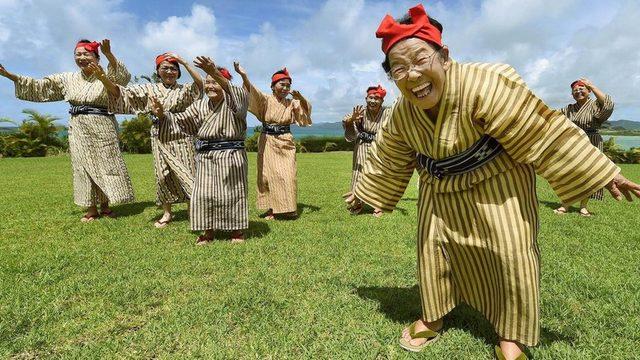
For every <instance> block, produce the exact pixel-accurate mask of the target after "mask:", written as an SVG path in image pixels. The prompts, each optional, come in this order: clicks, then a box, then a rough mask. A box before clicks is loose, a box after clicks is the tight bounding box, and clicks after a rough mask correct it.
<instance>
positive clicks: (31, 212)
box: [0, 152, 640, 359]
mask: <svg viewBox="0 0 640 360" xmlns="http://www.w3.org/2000/svg"><path fill="white" fill-rule="evenodd" d="M125 159H126V161H127V164H128V166H129V170H130V172H131V175H132V178H133V182H134V187H135V190H136V196H137V200H138V203H136V204H131V205H122V206H117V207H115V210H116V211H117V212H118V213H120V214H121V215H125V216H122V217H121V218H119V219H116V220H112V219H104V220H100V221H97V222H94V223H90V224H82V223H80V221H79V218H80V217H81V216H82V211H81V209H79V208H78V207H76V206H75V205H73V203H72V196H71V194H72V189H71V167H70V164H69V159H68V158H67V157H52V158H40V159H36V158H32V159H0V174H1V175H0V188H2V192H0V285H1V287H0V357H1V358H11V357H15V358H44V357H46V358H49V357H53V358H82V359H85V358H96V359H97V358H180V359H182V358H192V357H203V358H271V359H283V358H291V359H299V358H321V359H336V358H351V359H375V358H394V359H395V358H398V359H405V358H407V359H413V358H424V359H427V358H431V359H491V358H492V352H493V348H492V344H493V343H494V342H495V341H496V338H495V335H494V334H493V331H492V330H491V327H490V326H489V324H488V323H487V322H486V321H484V320H483V319H482V316H481V315H479V314H478V313H476V312H474V311H473V310H471V309H469V308H467V307H460V308H458V309H456V310H454V311H453V312H452V313H451V314H450V315H449V316H448V317H447V318H446V331H445V332H444V334H443V336H442V338H441V340H440V341H438V342H437V343H436V344H434V345H433V346H432V347H430V348H429V349H428V350H426V351H424V352H423V353H421V354H417V355H414V354H410V353H407V352H404V351H402V350H401V349H400V347H399V346H398V345H397V339H398V336H399V334H400V332H401V330H402V328H403V327H404V326H406V325H407V324H409V323H410V322H411V321H413V320H414V319H415V318H417V317H418V316H419V311H420V310H419V299H418V294H417V289H416V287H415V284H416V278H415V268H416V259H415V258H416V250H415V233H416V196H417V194H416V186H415V177H414V182H413V183H412V184H411V185H410V186H409V188H408V191H407V193H406V194H405V198H404V199H403V200H402V201H401V202H400V204H399V209H398V211H396V212H394V213H393V214H391V215H386V216H385V217H383V218H381V219H375V218H373V217H372V216H357V217H353V216H350V215H348V213H347V211H346V210H345V207H344V205H343V203H342V199H341V197H340V195H341V194H342V193H343V192H345V191H346V190H347V188H348V186H349V185H348V184H349V179H350V161H351V154H350V153H345V152H342V153H324V154H301V155H299V157H298V161H299V162H298V164H299V169H298V176H299V203H300V204H301V206H300V208H301V209H302V210H303V212H302V216H301V218H300V219H299V220H297V221H279V222H266V221H263V220H262V219H260V218H259V217H258V215H259V213H258V212H257V211H256V210H255V208H254V200H255V172H254V170H255V163H256V161H255V160H256V159H255V154H251V155H250V157H249V159H250V178H249V179H250V180H249V181H250V189H251V192H250V196H251V201H250V217H251V219H250V220H251V229H250V231H249V232H248V234H249V236H250V239H249V241H248V242H247V243H245V244H242V245H231V244H230V243H229V242H228V241H220V242H216V243H214V244H212V245H210V246H207V247H196V246H194V241H195V237H196V234H194V233H191V232H189V231H188V220H187V214H186V206H184V205H180V206H178V207H177V209H176V210H177V221H176V222H175V223H173V224H172V226H170V227H169V228H167V229H163V230H157V229H155V228H153V226H152V223H153V221H154V220H155V219H156V218H157V217H158V216H159V215H160V211H159V210H158V209H157V208H156V207H155V205H154V201H155V199H154V196H155V188H154V186H155V185H154V184H155V182H154V179H153V169H152V158H151V156H149V155H128V156H126V157H125ZM623 170H624V173H625V174H626V175H627V176H628V177H630V178H632V179H635V180H636V181H638V180H640V166H638V165H628V166H623ZM538 188H539V197H540V201H541V206H540V213H541V220H542V227H541V233H540V237H539V244H540V248H541V251H542V286H541V291H542V304H541V309H542V341H541V344H540V345H539V346H538V347H536V348H532V349H531V350H530V354H531V355H533V357H534V358H536V359H627V358H632V357H633V356H638V355H637V354H638V350H637V348H638V345H639V344H640V315H639V314H640V212H639V211H638V210H640V206H639V205H638V203H634V204H626V203H616V202H614V201H613V200H611V199H610V197H609V198H608V199H607V200H606V201H605V202H603V203H593V205H592V210H593V212H594V213H595V215H596V216H595V217H593V218H591V219H585V218H582V217H580V216H578V215H577V214H576V213H575V212H574V213H572V214H570V215H567V216H564V217H558V216H555V215H554V214H552V211H551V209H552V208H553V207H554V206H556V205H557V200H556V197H555V196H554V195H553V193H552V192H551V191H550V189H549V187H548V185H547V184H546V182H544V181H540V182H539V186H538Z"/></svg>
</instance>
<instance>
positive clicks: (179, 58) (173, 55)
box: [167, 53, 187, 66]
mask: <svg viewBox="0 0 640 360" xmlns="http://www.w3.org/2000/svg"><path fill="white" fill-rule="evenodd" d="M167 55H168V56H169V58H171V59H175V60H176V61H177V62H178V64H180V65H183V66H184V65H186V64H187V62H186V61H185V60H184V59H183V58H181V57H180V56H179V55H178V54H176V53H168V54H167Z"/></svg>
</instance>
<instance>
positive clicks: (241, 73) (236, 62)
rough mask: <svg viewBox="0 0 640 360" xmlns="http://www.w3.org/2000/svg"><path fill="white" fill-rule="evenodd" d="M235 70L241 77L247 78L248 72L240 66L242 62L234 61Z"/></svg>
mask: <svg viewBox="0 0 640 360" xmlns="http://www.w3.org/2000/svg"><path fill="white" fill-rule="evenodd" d="M233 69H234V70H235V71H236V72H237V73H238V74H239V75H240V76H243V77H244V76H247V72H246V71H244V68H243V67H242V66H241V65H240V62H238V61H234V62H233Z"/></svg>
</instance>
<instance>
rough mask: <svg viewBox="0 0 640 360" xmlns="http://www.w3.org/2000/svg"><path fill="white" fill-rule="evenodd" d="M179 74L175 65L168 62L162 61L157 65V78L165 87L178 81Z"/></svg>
mask: <svg viewBox="0 0 640 360" xmlns="http://www.w3.org/2000/svg"><path fill="white" fill-rule="evenodd" d="M179 74H180V69H179V68H178V65H177V64H174V63H170V62H168V61H163V62H161V63H160V65H158V76H159V77H160V80H162V83H163V84H165V85H169V86H171V85H173V84H175V83H176V81H177V80H178V75H179Z"/></svg>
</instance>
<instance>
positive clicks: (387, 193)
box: [355, 102, 416, 212]
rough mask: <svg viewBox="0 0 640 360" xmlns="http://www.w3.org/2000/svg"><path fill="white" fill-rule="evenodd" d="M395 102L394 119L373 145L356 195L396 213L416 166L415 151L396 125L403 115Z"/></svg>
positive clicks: (381, 130) (379, 134) (383, 128)
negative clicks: (395, 210) (396, 207)
mask: <svg viewBox="0 0 640 360" xmlns="http://www.w3.org/2000/svg"><path fill="white" fill-rule="evenodd" d="M399 103H400V102H396V106H394V110H393V114H392V115H391V116H392V119H390V121H388V122H387V123H385V124H384V125H383V126H382V128H381V129H380V131H378V134H377V136H376V140H375V141H374V142H373V143H371V148H370V149H369V153H368V156H367V161H366V162H365V165H364V171H363V173H362V175H361V177H360V180H359V181H358V184H357V186H356V189H355V195H356V197H357V198H358V199H360V200H362V201H364V202H365V203H367V204H369V205H371V206H373V207H377V208H380V209H382V210H384V211H388V212H390V211H393V209H394V208H395V206H396V204H397V203H398V201H400V198H401V197H402V194H404V191H405V189H406V188H407V185H408V184H409V181H410V180H411V176H412V175H413V171H414V169H415V167H416V152H415V151H414V150H413V149H412V148H411V147H410V146H409V145H408V144H407V143H406V142H405V141H404V140H403V139H402V136H401V134H400V132H399V131H398V128H397V125H398V124H400V121H398V120H399V117H400V116H402V115H401V112H400V111H399V109H398V108H399V107H398V106H397V105H398V104H399Z"/></svg>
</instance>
